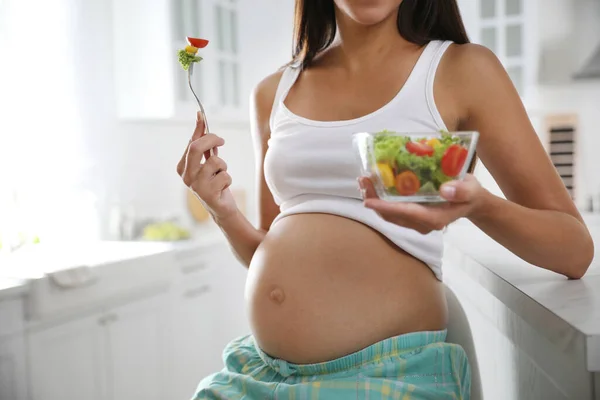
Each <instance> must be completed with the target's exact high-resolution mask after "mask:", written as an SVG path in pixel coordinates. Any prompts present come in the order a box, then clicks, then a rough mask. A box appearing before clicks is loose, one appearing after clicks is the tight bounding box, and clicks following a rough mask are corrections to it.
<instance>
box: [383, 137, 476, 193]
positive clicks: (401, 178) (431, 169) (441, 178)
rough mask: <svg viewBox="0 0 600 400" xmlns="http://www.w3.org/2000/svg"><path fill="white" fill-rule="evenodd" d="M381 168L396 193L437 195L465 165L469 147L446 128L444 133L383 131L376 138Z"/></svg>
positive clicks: (388, 184)
mask: <svg viewBox="0 0 600 400" xmlns="http://www.w3.org/2000/svg"><path fill="white" fill-rule="evenodd" d="M373 147H374V153H375V159H376V162H377V169H378V170H379V175H380V177H381V180H382V183H383V185H384V186H385V188H386V190H387V191H388V192H389V193H390V194H393V195H400V196H411V195H415V194H422V195H428V194H431V195H434V194H437V191H438V190H439V189H440V186H441V185H442V184H443V183H445V182H448V181H451V180H453V179H455V178H456V177H457V176H458V175H459V174H460V172H461V171H462V169H463V166H464V164H465V162H466V160H467V157H468V149H467V146H465V145H464V144H463V143H462V141H461V138H460V137H457V136H452V135H450V134H449V133H448V132H445V131H443V132H442V134H441V136H440V137H436V138H427V137H423V138H417V137H414V136H412V137H411V136H398V135H395V134H393V133H392V132H389V131H382V132H379V133H378V134H377V135H375V137H374V141H373Z"/></svg>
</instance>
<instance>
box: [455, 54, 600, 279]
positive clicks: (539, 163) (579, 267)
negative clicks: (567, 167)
mask: <svg viewBox="0 0 600 400" xmlns="http://www.w3.org/2000/svg"><path fill="white" fill-rule="evenodd" d="M446 63H447V65H448V66H449V70H452V71H453V72H454V74H453V75H454V77H455V79H456V80H457V82H455V87H456V89H457V90H456V91H455V93H457V101H458V102H459V104H461V108H462V109H463V110H465V113H464V114H463V115H464V117H462V118H461V121H460V123H459V129H462V130H475V131H478V132H480V141H479V143H478V146H477V152H478V155H479V157H480V159H481V161H482V162H483V164H484V165H485V167H486V168H487V169H488V170H489V171H490V173H491V174H492V176H493V177H494V179H495V180H496V182H497V183H498V184H499V186H500V188H501V190H502V192H503V193H504V194H505V196H506V198H507V200H504V199H501V198H499V197H496V196H493V195H491V194H489V193H488V192H487V191H486V192H485V194H484V195H483V196H482V198H481V199H480V204H479V206H477V207H476V208H474V210H473V211H472V212H471V214H470V215H469V216H468V218H469V219H470V220H471V221H472V222H473V223H474V224H475V225H477V226H478V227H479V228H480V229H482V230H483V231H484V232H485V233H486V234H488V235H489V236H490V237H492V238H493V239H494V240H496V241H497V242H499V243H500V244H502V245H503V246H505V247H506V248H508V249H509V250H511V251H512V252H513V253H515V254H516V255H518V256H519V257H521V258H523V259H524V260H526V261H528V262H529V263H531V264H534V265H537V266H540V267H543V268H547V269H550V270H552V271H555V272H558V273H561V274H564V275H566V276H568V277H569V278H576V279H577V278H580V277H582V276H583V275H584V274H585V272H586V271H587V268H588V267H589V265H590V263H591V261H592V259H593V255H594V245H593V241H592V239H591V236H590V234H589V232H588V230H587V228H586V226H585V224H584V222H583V219H582V217H581V215H580V214H579V212H578V210H577V208H576V206H575V204H574V202H573V201H572V199H571V198H570V196H569V194H568V192H567V190H566V188H565V186H564V184H563V182H562V181H561V179H560V176H559V175H558V173H557V171H556V169H555V168H554V166H553V164H552V162H551V160H550V158H549V156H548V154H547V153H546V151H545V150H544V147H543V146H542V144H541V142H540V140H539V138H538V136H537V134H536V133H535V131H534V129H533V127H532V125H531V123H530V120H529V118H528V116H527V113H526V111H525V109H524V107H523V104H522V102H521V99H520V97H519V95H518V93H517V91H516V90H515V88H514V86H513V84H512V82H511V81H510V78H509V77H508V75H507V73H506V72H505V70H504V68H503V67H502V65H501V64H500V62H499V61H498V59H497V58H496V57H495V55H494V54H493V53H492V52H491V51H489V50H488V49H486V48H484V47H481V46H476V45H465V46H453V48H452V49H451V50H449V54H448V60H446Z"/></svg>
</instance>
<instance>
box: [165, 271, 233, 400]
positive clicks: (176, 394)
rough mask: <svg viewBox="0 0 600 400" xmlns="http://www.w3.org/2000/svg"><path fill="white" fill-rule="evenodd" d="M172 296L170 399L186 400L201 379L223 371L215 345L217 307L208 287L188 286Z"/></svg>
mask: <svg viewBox="0 0 600 400" xmlns="http://www.w3.org/2000/svg"><path fill="white" fill-rule="evenodd" d="M174 296H175V298H174V305H175V307H174V309H173V335H174V340H173V346H174V348H173V360H172V362H173V370H174V374H173V381H172V382H173V385H172V390H171V392H172V394H171V397H170V398H173V399H188V398H191V396H192V394H193V391H194V389H195V388H196V386H197V385H198V383H199V382H200V380H201V379H202V378H204V377H205V376H207V375H209V374H211V373H213V372H217V371H218V370H220V369H221V368H222V367H223V365H222V364H223V362H222V361H221V353H222V351H223V349H222V348H221V347H220V346H219V345H218V344H217V343H216V342H215V341H216V339H217V332H218V329H217V328H218V327H217V320H216V318H215V317H216V311H217V310H218V307H219V306H218V302H217V301H216V300H217V296H216V293H215V287H214V285H213V284H211V283H200V282H198V283H197V284H196V285H189V286H188V287H187V288H185V289H183V290H178V291H176V293H174Z"/></svg>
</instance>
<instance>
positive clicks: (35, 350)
mask: <svg viewBox="0 0 600 400" xmlns="http://www.w3.org/2000/svg"><path fill="white" fill-rule="evenodd" d="M103 321H104V320H103V316H102V315H101V314H95V315H92V316H89V317H86V318H81V319H78V320H75V321H71V322H68V323H66V324H63V325H60V326H56V327H52V328H49V329H45V330H42V331H39V332H32V333H31V334H30V335H29V368H30V385H31V395H32V400H55V399H56V400H60V399H89V400H105V399H107V392H106V388H107V384H106V378H107V375H106V355H107V351H106V331H105V329H104V326H103V324H104V322H103Z"/></svg>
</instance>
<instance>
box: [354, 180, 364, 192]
mask: <svg viewBox="0 0 600 400" xmlns="http://www.w3.org/2000/svg"><path fill="white" fill-rule="evenodd" d="M356 181H357V182H358V187H360V189H361V191H362V190H364V186H363V183H362V179H360V178H358V179H356Z"/></svg>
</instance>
